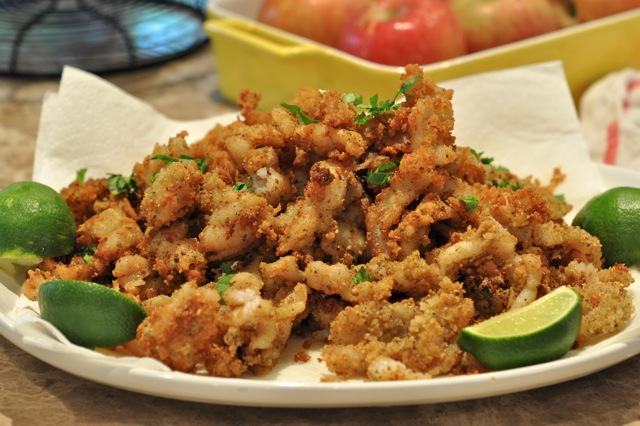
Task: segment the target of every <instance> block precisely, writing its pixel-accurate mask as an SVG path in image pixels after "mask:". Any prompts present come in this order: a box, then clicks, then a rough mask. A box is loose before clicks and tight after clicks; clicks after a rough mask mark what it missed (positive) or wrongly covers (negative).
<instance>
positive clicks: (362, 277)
mask: <svg viewBox="0 0 640 426" xmlns="http://www.w3.org/2000/svg"><path fill="white" fill-rule="evenodd" d="M373 280H375V277H373V276H372V275H370V274H369V273H368V272H367V270H366V269H364V266H361V267H360V269H358V270H357V271H356V274H355V275H354V277H353V278H352V279H351V281H353V284H354V285H356V284H360V283H363V282H365V281H373Z"/></svg>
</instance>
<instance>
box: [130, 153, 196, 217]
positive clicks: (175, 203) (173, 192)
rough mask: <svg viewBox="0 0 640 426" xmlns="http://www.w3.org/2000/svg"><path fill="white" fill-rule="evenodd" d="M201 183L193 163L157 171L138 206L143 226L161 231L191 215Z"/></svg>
mask: <svg viewBox="0 0 640 426" xmlns="http://www.w3.org/2000/svg"><path fill="white" fill-rule="evenodd" d="M203 180H204V178H203V176H202V172H200V170H199V169H198V165H197V164H196V162H195V161H190V160H188V161H175V162H172V163H170V164H167V165H166V166H165V167H163V168H162V169H160V170H159V171H158V173H157V174H156V175H155V178H154V181H153V183H152V184H151V185H150V186H149V187H147V189H146V190H145V191H144V196H143V197H142V201H141V203H140V212H141V215H142V217H143V218H144V219H145V221H146V225H147V226H150V227H154V228H161V227H163V226H167V225H169V224H170V223H171V222H174V221H176V220H179V219H181V218H183V217H185V216H188V215H189V214H191V213H192V212H193V211H194V210H195V208H196V206H197V196H198V193H199V191H200V184H201V183H202V181H203Z"/></svg>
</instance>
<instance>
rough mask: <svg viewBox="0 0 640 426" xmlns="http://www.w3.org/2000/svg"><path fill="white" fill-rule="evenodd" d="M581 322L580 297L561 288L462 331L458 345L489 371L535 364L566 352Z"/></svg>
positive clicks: (573, 291)
mask: <svg viewBox="0 0 640 426" xmlns="http://www.w3.org/2000/svg"><path fill="white" fill-rule="evenodd" d="M581 321H582V303H581V301H580V296H578V293H577V292H576V291H575V290H574V289H572V288H570V287H566V286H562V287H559V288H557V289H555V290H554V291H552V292H551V293H549V294H547V295H545V296H543V297H541V298H540V299H538V300H535V301H534V302H532V303H531V304H529V305H527V306H525V307H523V308H520V309H517V310H514V311H508V312H505V313H503V314H500V315H496V316H495V317H492V318H489V319H488V320H486V321H483V322H481V323H478V324H476V325H473V326H471V327H466V328H463V329H462V332H461V333H460V336H459V337H458V345H459V346H460V348H461V349H462V350H464V351H467V352H470V353H471V354H473V356H474V357H475V358H476V359H477V360H478V362H480V363H481V364H482V365H484V366H485V367H487V368H489V369H491V370H505V369H507V368H515V367H522V366H525V365H532V364H538V363H541V362H546V361H551V360H553V359H556V358H559V357H561V356H562V355H564V354H565V353H567V352H568V351H569V349H571V346H573V344H574V342H575V341H576V338H577V337H578V332H579V331H580V323H581Z"/></svg>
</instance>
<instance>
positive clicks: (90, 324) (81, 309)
mask: <svg viewBox="0 0 640 426" xmlns="http://www.w3.org/2000/svg"><path fill="white" fill-rule="evenodd" d="M38 305H39V306H40V315H41V317H42V318H43V319H45V320H47V321H49V322H50V323H51V324H53V325H54V326H56V328H57V329H58V330H60V332H61V333H62V334H64V335H65V336H66V337H67V339H69V341H71V342H73V343H75V344H77V345H80V346H85V347H87V348H92V349H93V348H97V347H111V346H116V345H121V344H123V343H126V342H128V341H130V340H133V339H134V338H135V337H136V330H137V328H138V325H139V324H140V323H141V322H142V320H144V318H145V317H146V316H147V313H146V311H145V310H144V308H143V307H142V305H140V304H139V303H137V302H135V301H134V300H132V299H130V298H128V297H127V296H125V295H124V294H122V293H118V292H117V291H115V290H113V289H111V288H109V287H106V286H103V285H100V284H96V283H92V282H88V281H79V280H53V281H48V282H45V283H43V284H42V285H41V286H40V290H39V293H38Z"/></svg>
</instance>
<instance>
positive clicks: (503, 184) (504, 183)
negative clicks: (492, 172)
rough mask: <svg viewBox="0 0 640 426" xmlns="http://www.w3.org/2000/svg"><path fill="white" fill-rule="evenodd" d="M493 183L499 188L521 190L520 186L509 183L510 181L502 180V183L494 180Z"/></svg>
mask: <svg viewBox="0 0 640 426" xmlns="http://www.w3.org/2000/svg"><path fill="white" fill-rule="evenodd" d="M491 183H492V184H493V186H497V187H498V188H511V189H512V190H514V191H517V190H518V189H520V184H518V183H511V182H509V179H502V180H501V181H498V180H495V179H494V180H493V181H491Z"/></svg>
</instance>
